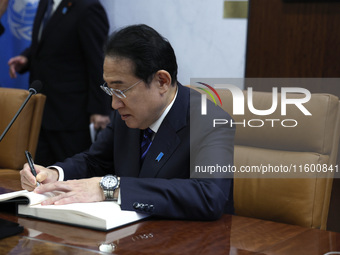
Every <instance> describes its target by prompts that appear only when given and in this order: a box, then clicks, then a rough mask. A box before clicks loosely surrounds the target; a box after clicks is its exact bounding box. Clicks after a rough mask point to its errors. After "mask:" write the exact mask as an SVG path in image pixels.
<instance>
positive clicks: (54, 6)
mask: <svg viewBox="0 0 340 255" xmlns="http://www.w3.org/2000/svg"><path fill="white" fill-rule="evenodd" d="M61 1H62V0H53V3H54V4H53V9H52V12H54V11H55V10H56V9H57V8H58V6H59V4H60V3H61Z"/></svg>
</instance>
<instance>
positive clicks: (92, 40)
mask: <svg viewBox="0 0 340 255" xmlns="http://www.w3.org/2000/svg"><path fill="white" fill-rule="evenodd" d="M108 31H109V23H108V19H107V15H106V12H105V10H104V8H103V7H102V5H100V4H99V3H96V4H92V5H90V6H89V7H88V8H86V10H85V11H84V12H83V13H82V15H81V18H80V19H79V21H78V34H79V38H80V41H81V47H82V50H83V52H84V56H85V61H86V65H87V70H88V73H87V75H88V77H87V80H88V81H89V89H88V104H87V105H88V106H87V107H88V108H87V111H88V112H89V113H90V114H103V115H109V111H110V98H109V97H107V96H106V95H105V93H104V92H103V91H102V90H101V89H100V87H99V85H101V84H103V61H104V52H103V48H104V44H105V41H106V39H107V35H108ZM103 98H104V100H103Z"/></svg>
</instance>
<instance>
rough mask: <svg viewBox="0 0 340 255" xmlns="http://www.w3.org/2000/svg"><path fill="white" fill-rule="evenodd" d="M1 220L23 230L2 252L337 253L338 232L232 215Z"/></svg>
mask: <svg viewBox="0 0 340 255" xmlns="http://www.w3.org/2000/svg"><path fill="white" fill-rule="evenodd" d="M7 191H8V190H5V189H1V188H0V193H4V192H7ZM0 218H2V219H6V220H9V221H12V222H17V223H19V224H20V225H21V226H23V227H24V231H23V232H22V233H21V234H18V235H15V236H11V237H7V238H4V239H1V240H0V254H103V253H102V252H100V249H103V248H110V249H113V251H112V253H113V254H213V255H218V254H233V255H234V254H238V255H247V254H267V255H268V254H282V255H287V254H289V255H291V254H299V255H303V254H308V255H314V254H315V255H318V254H326V253H329V254H340V233H335V232H329V231H322V230H317V229H309V228H304V227H299V226H294V225H288V224H282V223H276V222H271V221H264V220H259V219H253V218H246V217H241V216H233V215H223V216H222V218H221V219H220V220H217V221H205V222H203V221H179V220H164V219H154V218H150V219H147V220H143V221H140V222H137V223H134V224H130V225H127V226H125V227H121V228H118V229H115V230H113V231H110V232H102V231H96V230H91V229H86V228H80V227H74V226H70V225H65V224H58V223H52V222H48V221H43V220H37V219H31V218H25V217H18V216H15V215H14V214H11V213H5V212H1V213H0ZM336 251H338V253H330V252H336Z"/></svg>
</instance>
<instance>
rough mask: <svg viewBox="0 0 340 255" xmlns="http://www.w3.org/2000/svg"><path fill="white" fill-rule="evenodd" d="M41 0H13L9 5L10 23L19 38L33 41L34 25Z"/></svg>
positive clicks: (12, 30)
mask: <svg viewBox="0 0 340 255" xmlns="http://www.w3.org/2000/svg"><path fill="white" fill-rule="evenodd" d="M38 4H39V0H13V1H10V2H9V5H8V9H7V12H8V16H7V17H8V24H9V27H10V30H11V32H12V34H13V35H14V36H15V37H16V38H18V39H24V40H27V41H31V36H32V26H33V22H34V17H35V13H36V11H37V7H38Z"/></svg>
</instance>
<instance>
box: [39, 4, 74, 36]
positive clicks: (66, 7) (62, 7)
mask: <svg viewBox="0 0 340 255" xmlns="http://www.w3.org/2000/svg"><path fill="white" fill-rule="evenodd" d="M74 4H75V3H74V0H63V1H61V2H60V4H59V6H58V8H57V9H56V10H55V11H54V13H53V14H52V16H51V18H50V19H49V20H48V22H47V24H46V26H45V29H44V30H43V32H42V35H41V41H43V40H44V39H45V38H46V37H47V36H48V35H49V34H50V33H53V32H54V29H53V28H54V27H55V26H57V25H58V24H59V23H60V20H61V19H62V18H63V17H64V16H65V15H68V14H69V13H70V11H72V7H73V6H74ZM45 5H46V4H45ZM44 10H46V7H45V8H44ZM41 21H42V19H41V20H40V22H39V24H41ZM39 27H40V26H39Z"/></svg>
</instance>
